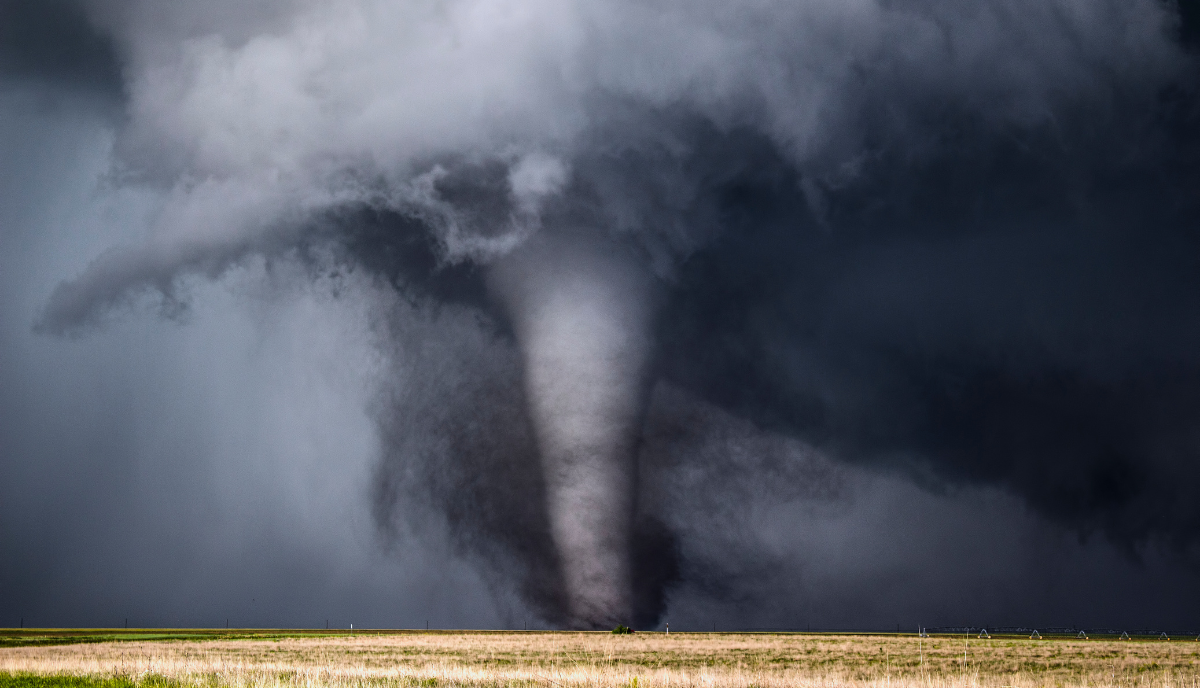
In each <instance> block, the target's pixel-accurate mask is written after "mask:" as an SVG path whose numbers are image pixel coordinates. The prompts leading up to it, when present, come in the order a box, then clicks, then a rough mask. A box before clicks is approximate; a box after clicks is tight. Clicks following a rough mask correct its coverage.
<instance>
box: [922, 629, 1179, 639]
mask: <svg viewBox="0 0 1200 688" xmlns="http://www.w3.org/2000/svg"><path fill="white" fill-rule="evenodd" d="M917 630H918V631H920V632H919V633H918V634H917V635H918V636H919V637H921V638H928V637H929V632H928V631H926V630H925V628H924V627H922V626H917ZM1196 639H1197V640H1200V638H1196Z"/></svg>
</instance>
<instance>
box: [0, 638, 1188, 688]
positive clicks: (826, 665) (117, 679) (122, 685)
mask: <svg viewBox="0 0 1200 688" xmlns="http://www.w3.org/2000/svg"><path fill="white" fill-rule="evenodd" d="M74 633H76V634H77V635H73V636H72V635H70V634H69V633H67V632H61V631H60V632H42V633H41V635H40V637H41V639H42V640H45V641H47V642H49V641H50V639H56V640H57V642H66V643H70V644H57V645H36V644H26V645H24V646H15V645H13V644H11V643H10V646H9V647H0V686H5V687H7V686H20V687H21V688H93V687H95V686H102V687H103V688H130V687H133V686H141V687H143V688H159V687H161V688H176V687H180V686H197V687H213V688H215V687H218V686H231V687H235V688H251V687H258V686H263V687H271V688H290V687H293V686H296V687H301V686H302V687H306V688H307V687H313V688H315V687H316V686H335V687H338V688H350V687H354V688H374V687H375V686H379V687H382V686H428V687H432V686H547V687H553V686H557V687H558V688H567V687H571V688H574V687H576V686H627V687H633V688H650V687H652V686H653V687H657V686H706V687H710V688H724V687H731V688H732V687H739V688H740V687H749V686H764V687H767V686H846V687H855V688H918V687H922V688H924V687H928V688H943V687H945V688H948V687H951V686H971V687H972V688H974V687H977V686H978V687H984V688H1007V687H1013V688H1033V687H1035V686H1056V687H1057V686H1091V687H1100V686H1105V687H1107V686H1114V687H1119V686H1128V687H1129V688H1135V687H1136V688H1142V687H1144V688H1200V643H1198V642H1195V641H1194V640H1172V641H1147V640H1135V641H1119V640H1096V639H1093V640H1065V639H1054V640H1050V639H1047V640H1029V639H1027V638H1024V637H1018V638H993V639H991V640H979V639H977V638H975V637H969V638H968V637H964V636H957V637H954V636H934V637H932V638H925V639H921V638H918V637H916V636H915V635H907V636H906V635H835V634H748V633H678V634H677V633H672V634H671V635H670V636H665V635H663V634H661V633H638V634H634V635H629V636H616V635H612V634H606V633H554V632H496V633H474V632H433V633H427V632H408V633H386V634H376V633H372V632H364V633H361V634H359V635H355V636H345V635H342V636H331V635H326V632H324V631H320V632H302V631H253V632H246V631H235V632H230V631H225V630H221V631H194V630H190V631H162V630H155V631H91V632H87V631H76V632H74ZM13 635H14V634H9V636H10V637H11V636H13ZM25 635H27V636H29V637H33V635H34V634H25ZM0 637H3V634H2V633H0Z"/></svg>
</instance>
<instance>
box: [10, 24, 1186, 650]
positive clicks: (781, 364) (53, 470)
mask: <svg viewBox="0 0 1200 688" xmlns="http://www.w3.org/2000/svg"><path fill="white" fill-rule="evenodd" d="M1193 12H1194V10H1192V5H1184V6H1183V8H1182V14H1181V13H1180V8H1178V7H1177V6H1175V5H1174V4H1171V3H1166V2H1162V1H1161V0H1135V1H1133V2H1129V1H1128V0H1122V1H1120V2H1118V1H1117V0H1053V1H1049V2H1048V1H1047V0H1037V1H1035V0H980V2H977V3H967V4H963V3H958V2H949V1H946V2H943V1H940V0H903V1H900V2H883V1H881V0H858V1H855V2H846V1H844V0H836V1H835V0H805V1H803V2H773V1H771V0H759V1H756V2H747V3H733V4H730V3H717V2H695V1H691V2H683V1H679V2H676V1H674V0H661V1H654V2H646V1H636V0H581V1H580V2H574V3H562V2H550V1H547V2H537V1H535V2H528V1H526V2H505V1H502V2H494V1H493V2H480V1H477V0H449V1H433V0H430V1H429V2H418V3H407V4H397V3H390V2H383V1H376V0H274V1H272V2H265V3H255V9H253V10H247V9H245V7H244V3H239V2H233V1H228V2H226V1H224V0H221V1H217V2H210V3H204V4H203V5H196V6H194V7H193V6H192V5H187V6H180V7H178V8H165V7H164V6H162V5H161V4H160V3H155V2H151V1H149V0H147V1H145V2H143V1H142V0H0V554H2V556H0V591H3V593H2V594H0V626H15V625H18V624H20V623H23V624H24V625H25V626H118V625H122V624H123V623H125V622H126V620H128V623H129V624H130V625H131V626H157V625H162V626H192V625H197V626H220V625H222V624H225V623H226V622H228V623H229V624H231V625H233V626H303V627H320V626H322V625H323V624H325V623H327V622H328V623H329V624H331V625H332V626H335V627H346V626H348V625H349V624H350V623H354V624H355V625H356V626H361V627H370V626H377V627H421V626H422V625H423V624H425V623H426V622H428V623H429V624H430V625H431V626H433V627H465V628H497V627H500V628H503V627H512V628H519V627H521V626H522V625H523V624H524V623H526V622H528V623H529V624H530V626H531V627H534V626H539V627H541V626H553V625H558V624H562V623H565V622H564V619H567V618H569V616H570V612H567V611H563V609H562V606H563V604H564V603H563V602H562V601H561V599H560V594H559V592H556V591H557V590H558V587H561V586H562V585H564V584H563V583H562V582H561V581H560V580H559V576H560V573H558V572H559V568H558V567H560V566H562V565H563V563H562V562H563V558H564V557H565V556H566V555H563V554H562V553H561V551H560V550H556V549H555V547H554V546H553V545H552V544H550V543H551V539H552V538H551V535H548V533H551V532H553V524H554V523H555V520H554V519H555V516H554V514H553V512H552V510H551V513H550V514H549V515H547V513H546V509H545V507H544V501H545V500H546V498H547V497H546V491H547V490H548V489H551V492H552V488H547V487H546V484H545V479H544V478H543V476H542V473H541V471H540V469H539V466H540V465H542V464H539V461H538V452H539V449H538V447H539V446H542V445H539V444H538V442H544V440H543V439H541V438H544V432H543V425H544V423H545V422H546V421H543V420H542V419H541V418H540V417H539V416H538V415H537V414H538V411H537V410H536V409H537V408H539V407H538V406H536V403H537V400H538V399H539V398H541V396H539V395H544V394H550V392H552V393H553V394H554V395H558V394H565V395H567V397H561V396H553V397H552V398H554V399H557V400H561V399H562V398H568V399H569V398H570V397H571V395H578V394H586V393H587V392H586V390H584V391H583V392H581V391H580V390H579V387H580V385H574V386H571V385H567V386H565V387H561V386H560V387H554V385H551V387H552V388H553V389H551V390H550V392H546V390H545V389H543V388H540V387H538V386H537V385H535V384H533V383H532V382H530V381H529V379H528V378H526V377H524V376H525V372H526V368H527V367H528V366H530V363H529V361H531V360H533V359H531V358H530V354H529V351H528V348H529V344H528V342H529V339H528V336H529V335H527V334H526V329H527V328H526V325H525V324H524V323H525V321H524V320H522V317H526V316H523V315H522V314H521V312H520V308H521V307H524V306H520V305H519V304H523V303H525V302H524V301H521V300H520V299H521V298H526V297H525V296H520V298H518V297H517V296H513V294H514V293H516V292H514V291H513V289H514V288H513V287H510V286H506V285H508V284H510V283H511V282H512V280H514V279H515V280H518V281H520V280H526V279H528V280H533V281H534V283H535V286H536V288H537V289H545V290H548V291H549V293H558V291H563V290H564V289H565V287H562V288H560V286H559V285H562V284H567V282H559V281H555V280H559V279H560V277H555V275H560V273H565V274H569V275H572V276H573V277H572V278H575V277H578V276H579V275H581V274H583V275H585V276H590V277H589V279H594V280H596V281H598V282H600V283H603V284H606V285H618V286H614V287H611V291H612V293H614V294H617V297H616V298H619V300H621V303H620V304H619V306H618V307H617V311H618V315H619V316H620V317H614V319H613V320H612V322H615V323H634V324H630V325H629V326H628V328H627V329H628V330H630V332H626V333H625V334H627V335H628V337H629V338H630V339H631V340H637V341H638V342H643V340H644V342H643V343H640V344H638V346H639V347H642V348H643V349H644V352H645V353H644V356H645V360H646V361H649V362H648V363H646V364H645V365H644V367H643V368H639V369H638V370H639V371H641V370H644V371H645V372H644V373H642V372H639V373H638V374H637V375H635V376H633V377H631V378H630V379H631V380H632V382H630V383H629V384H630V385H632V386H633V387H635V388H636V389H635V393H634V396H635V397H637V398H638V399H639V401H638V402H637V404H638V405H637V407H636V414H635V415H636V421H637V430H636V438H635V441H634V443H635V445H636V449H635V450H634V452H635V454H636V459H637V469H636V470H637V473H636V476H635V478H636V480H635V481H634V482H635V483H636V485H637V498H636V503H637V507H636V508H637V516H636V528H637V531H636V535H635V537H634V542H635V545H634V546H633V548H632V554H631V555H630V556H631V558H632V562H633V563H632V566H633V570H634V577H635V581H636V584H637V586H638V592H637V595H641V597H637V601H636V605H637V613H638V614H639V615H640V616H639V619H640V620H641V622H642V624H643V625H645V626H648V627H655V626H658V625H660V624H661V623H663V622H665V621H670V622H671V623H672V624H673V626H674V627H675V628H678V629H680V630H688V629H708V628H712V627H713V626H714V625H715V626H716V627H718V628H721V629H735V628H796V629H803V628H806V627H811V628H814V629H816V628H880V629H886V628H895V627H896V626H897V625H899V626H900V627H901V628H905V629H915V628H916V627H917V625H918V624H920V625H926V626H950V625H955V626H965V625H970V626H984V625H986V626H997V625H1000V626H1027V627H1031V628H1032V627H1047V626H1073V627H1088V628H1114V629H1131V630H1132V629H1141V628H1165V629H1170V630H1184V629H1200V598H1198V597H1197V595H1196V594H1195V590H1196V589H1197V586H1198V584H1200V435H1198V434H1197V431H1196V428H1197V427H1200V426H1197V422H1196V419H1197V418H1200V235H1197V233H1196V232H1197V228H1198V227H1200V197H1198V196H1197V194H1196V189H1197V188H1200V186H1198V184H1200V135H1198V134H1197V132H1200V127H1197V125H1198V124H1200V119H1198V118H1200V93H1198V92H1197V87H1198V86H1200V84H1198V83H1197V80H1196V74H1197V73H1198V72H1197V69H1196V68H1197V64H1196V62H1195V58H1194V55H1193V49H1192V47H1191V44H1190V43H1189V41H1190V40H1191V37H1192V35H1193V31H1194V29H1193V27H1192V24H1190V23H1188V21H1185V20H1190V18H1191V17H1192V13H1193ZM564 245H566V246H573V247H578V246H582V247H585V248H572V249H570V250H560V249H554V248H550V249H547V248H545V247H546V246H550V247H555V246H564ZM597 246H599V247H602V248H599V249H597V248H595V247H597ZM531 247H532V248H531ZM538 247H542V248H538ZM597 253H604V254H605V255H606V256H607V257H605V258H604V259H603V260H601V259H594V258H591V257H589V258H586V259H584V258H578V257H575V256H577V255H582V254H586V255H587V256H593V254H597ZM529 256H533V258H532V259H531V258H529ZM611 256H618V257H617V258H612V257H611ZM539 261H540V262H541V263H542V264H539ZM547 264H548V265H547ZM514 273H516V274H517V276H516V277H513V274H514ZM531 274H532V275H536V280H534V278H531V277H529V275H531ZM631 275H635V276H633V277H631ZM505 280H508V282H505ZM547 284H548V285H550V286H549V287H547V286H545V285H547ZM497 285H499V286H497ZM630 285H634V286H630ZM645 285H649V286H645ZM556 290H557V291H556ZM535 291H536V289H535ZM537 293H543V292H537ZM564 293H565V292H564ZM521 294H525V292H521ZM528 298H533V297H528ZM535 300H536V299H535ZM514 304H518V305H514ZM581 312H582V311H581ZM631 314H632V315H631ZM581 317H582V316H581ZM606 317H607V316H606ZM642 321H645V322H646V323H649V324H647V325H645V326H644V328H645V331H644V332H642V331H641V330H638V331H636V332H633V330H636V329H637V328H638V327H642V325H639V324H637V323H641V322H642ZM606 322H608V321H606ZM523 328H526V329H523ZM622 336H624V335H622ZM622 341H624V340H622ZM585 343H586V344H588V345H591V344H593V343H592V342H585ZM640 350H641V349H639V351H640ZM639 376H640V377H639ZM563 390H565V391H563ZM547 398H551V397H547ZM531 399H532V401H531ZM531 404H533V405H532V406H531ZM531 408H532V409H534V410H530V409H531ZM539 423H542V424H543V425H539ZM539 432H543V434H542V435H539V434H538V433H539ZM559 546H561V543H559ZM568 587H569V585H568Z"/></svg>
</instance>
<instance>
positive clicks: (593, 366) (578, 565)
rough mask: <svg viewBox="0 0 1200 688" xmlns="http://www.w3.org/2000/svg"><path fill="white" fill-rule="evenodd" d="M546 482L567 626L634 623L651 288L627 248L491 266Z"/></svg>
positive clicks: (535, 247) (576, 247)
mask: <svg viewBox="0 0 1200 688" xmlns="http://www.w3.org/2000/svg"><path fill="white" fill-rule="evenodd" d="M490 288H491V289H492V291H493V293H494V294H496V296H497V297H498V298H499V299H500V300H501V301H502V303H503V304H504V306H505V308H506V309H507V311H508V313H509V315H510V317H511V321H512V325H513V328H514V330H515V332H516V337H517V340H518V343H519V345H520V347H521V351H522V356H523V364H524V376H525V377H524V381H525V388H526V389H525V391H526V396H527V399H528V403H529V411H530V417H531V418H532V420H533V425H534V430H535V435H536V438H537V443H538V451H539V455H540V460H541V463H542V470H543V473H544V476H545V484H546V492H547V498H548V504H547V507H548V508H547V512H548V514H549V518H550V525H551V533H552V535H553V538H554V543H555V546H556V548H557V550H558V555H559V564H560V568H561V572H562V579H563V587H564V590H565V591H566V596H567V616H568V619H569V623H570V625H572V626H574V627H578V628H604V627H612V626H613V625H615V624H618V623H624V624H628V623H630V620H631V619H632V615H633V608H632V607H633V604H632V597H633V595H632V581H631V578H632V570H631V569H632V565H631V550H632V538H633V522H634V514H635V511H636V509H637V459H636V452H637V444H638V441H639V435H640V430H641V425H642V419H643V415H644V411H645V399H646V388H647V370H648V367H649V366H648V364H649V360H650V355H651V349H652V346H651V337H650V325H651V318H652V316H653V310H654V308H653V304H652V301H653V298H654V295H653V291H654V290H653V286H652V280H651V278H650V277H649V276H648V275H647V274H646V273H645V272H644V271H643V270H642V269H641V268H640V266H639V265H638V263H637V262H636V261H635V260H633V259H632V256H630V255H629V254H628V253H626V252H625V251H624V249H622V248H620V247H618V246H617V245H615V244H611V243H606V242H597V241H594V240H585V239H580V238H570V237H568V238H562V237H559V238H553V239H548V238H539V239H537V240H535V241H533V242H531V243H530V244H528V245H526V246H525V247H523V248H522V249H520V250H519V251H517V252H516V253H514V254H512V255H510V256H508V257H506V258H505V259H504V260H503V261H501V262H500V263H499V264H497V265H495V266H494V267H493V269H492V273H491V275H490Z"/></svg>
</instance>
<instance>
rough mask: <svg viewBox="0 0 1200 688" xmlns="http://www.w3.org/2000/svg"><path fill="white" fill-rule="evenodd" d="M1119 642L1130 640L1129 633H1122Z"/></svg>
mask: <svg viewBox="0 0 1200 688" xmlns="http://www.w3.org/2000/svg"><path fill="white" fill-rule="evenodd" d="M1117 640H1129V633H1128V632H1126V631H1121V637H1120V638H1117Z"/></svg>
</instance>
